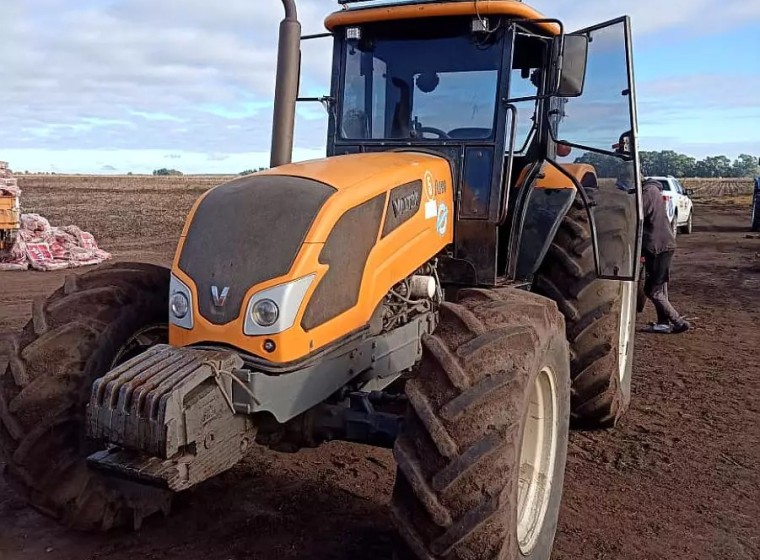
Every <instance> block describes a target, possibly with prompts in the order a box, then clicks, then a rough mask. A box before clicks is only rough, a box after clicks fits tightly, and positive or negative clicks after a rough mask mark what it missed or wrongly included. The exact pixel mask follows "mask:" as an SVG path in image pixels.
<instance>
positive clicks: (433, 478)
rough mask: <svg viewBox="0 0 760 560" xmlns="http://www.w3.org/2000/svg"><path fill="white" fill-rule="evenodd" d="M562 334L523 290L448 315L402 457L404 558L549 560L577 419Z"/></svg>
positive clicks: (542, 303) (396, 505) (489, 294)
mask: <svg viewBox="0 0 760 560" xmlns="http://www.w3.org/2000/svg"><path fill="white" fill-rule="evenodd" d="M563 323H564V322H563V320H562V316H561V315H560V314H559V312H558V311H557V308H556V305H555V304H554V303H553V302H551V301H549V300H547V299H546V298H543V297H541V296H538V295H536V294H531V293H530V292H524V291H519V290H512V289H502V290H493V291H491V290H463V291H462V292H460V297H459V302H458V303H456V304H454V303H445V304H443V306H442V309H441V323H440V325H439V327H438V329H437V330H436V332H435V333H434V334H433V335H432V336H428V337H426V338H425V339H424V340H423V344H424V348H425V352H424V354H423V359H422V363H421V365H420V368H419V370H418V373H417V375H416V376H414V377H413V379H411V380H410V381H409V382H408V383H407V385H406V395H407V397H408V399H409V403H410V406H409V407H408V411H407V415H406V417H405V421H404V428H403V431H402V433H401V434H400V435H399V437H398V439H397V440H396V444H395V447H394V455H395V457H396V461H397V463H398V471H397V476H396V483H395V487H394V490H393V496H392V499H391V510H392V513H393V518H394V520H395V523H396V527H397V529H398V533H399V536H400V539H399V541H400V545H399V550H398V551H397V558H416V559H418V560H421V559H426V560H437V559H441V560H442V559H444V558H445V559H446V560H464V559H474V558H478V559H479V560H496V559H517V558H528V559H531V560H548V559H549V557H550V555H551V550H552V545H553V541H554V535H555V532H556V528H557V518H558V516H559V507H560V501H561V496H562V486H563V481H564V470H565V461H566V457H567V442H568V428H569V413H570V376H569V364H568V345H567V341H566V339H565V335H564V324H563Z"/></svg>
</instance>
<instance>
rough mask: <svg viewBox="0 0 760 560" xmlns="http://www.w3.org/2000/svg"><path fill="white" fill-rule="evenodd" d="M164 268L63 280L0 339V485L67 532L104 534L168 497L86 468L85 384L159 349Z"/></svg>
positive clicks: (112, 268) (106, 270)
mask: <svg viewBox="0 0 760 560" xmlns="http://www.w3.org/2000/svg"><path fill="white" fill-rule="evenodd" d="M168 293H169V271H168V270H167V269H165V268H162V267H157V266H153V265H147V264H138V263H119V264H114V265H108V266H104V267H101V268H98V269H95V270H93V271H91V272H88V273H85V274H82V275H71V276H69V277H68V278H67V279H66V282H65V284H64V286H63V287H62V288H60V289H59V290H57V291H56V292H54V293H53V294H52V295H51V296H50V297H49V298H47V300H44V301H41V302H38V303H36V304H35V306H34V310H33V318H32V320H31V321H30V322H29V323H28V324H27V325H26V327H25V328H24V329H23V331H22V333H21V334H20V335H19V336H17V337H9V338H5V339H3V340H2V341H0V457H2V456H4V457H5V461H6V462H7V465H6V470H5V473H4V474H5V478H6V481H7V482H8V483H9V485H10V486H11V487H13V488H14V489H16V490H17V491H18V493H19V494H20V495H21V496H23V497H25V498H26V500H27V502H28V503H29V504H30V505H31V506H32V507H34V508H36V509H37V510H39V511H41V512H42V513H44V514H46V515H47V516H49V517H52V518H54V519H56V520H58V521H59V522H61V523H62V524H64V525H66V526H68V527H71V528H76V529H83V530H90V529H102V530H107V529H110V528H113V527H118V526H124V525H131V526H135V527H139V525H140V523H141V522H142V520H143V518H145V517H147V516H148V515H151V514H153V513H156V512H158V511H163V512H166V511H167V510H168V508H169V502H170V497H171V494H170V493H168V492H164V491H161V490H155V489H150V488H145V487H142V486H140V485H136V484H133V483H127V482H119V481H116V480H114V479H111V478H108V477H105V476H103V475H101V474H100V473H97V472H95V471H92V470H90V469H89V468H88V467H87V464H86V462H85V458H86V457H87V455H89V454H90V453H91V452H92V451H94V449H92V444H91V443H90V442H88V440H87V439H86V438H85V429H84V427H85V426H84V422H85V408H86V404H87V402H88V401H89V397H90V389H91V386H92V383H93V382H94V381H95V380H96V379H97V378H98V377H101V376H102V375H104V374H105V373H106V372H108V371H109V370H110V369H111V368H112V367H114V366H115V365H116V363H117V362H123V361H125V360H126V359H129V357H131V356H133V355H136V354H137V353H139V352H140V351H141V349H144V348H145V347H147V346H151V345H153V344H156V343H159V342H165V341H166V337H167V325H166V322H167V309H168V303H167V299H168Z"/></svg>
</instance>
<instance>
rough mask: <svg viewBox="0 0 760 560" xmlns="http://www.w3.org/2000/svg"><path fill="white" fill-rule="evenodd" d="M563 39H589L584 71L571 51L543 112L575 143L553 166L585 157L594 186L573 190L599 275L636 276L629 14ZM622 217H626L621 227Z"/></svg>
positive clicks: (558, 133) (562, 138)
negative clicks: (584, 212)
mask: <svg viewBox="0 0 760 560" xmlns="http://www.w3.org/2000/svg"><path fill="white" fill-rule="evenodd" d="M566 43H567V45H572V46H573V49H577V48H581V49H583V48H585V46H586V44H587V46H588V55H587V58H586V65H585V72H584V71H583V69H582V68H581V69H580V71H579V68H578V67H579V64H578V62H577V60H578V58H577V56H576V57H571V58H572V59H573V63H572V64H568V67H567V68H562V69H561V70H560V80H559V93H560V97H558V98H556V99H555V101H556V102H555V103H554V104H553V105H554V106H553V107H552V108H551V110H550V112H549V118H550V123H551V127H550V128H551V133H552V137H553V140H554V141H556V142H557V143H558V144H562V145H565V146H568V147H571V148H573V149H572V152H571V154H570V155H569V156H566V158H558V159H557V161H556V162H555V164H559V165H567V164H578V163H585V164H590V165H592V166H593V167H594V168H595V169H596V173H597V184H596V185H595V186H590V187H589V186H586V187H584V188H583V192H580V193H579V196H582V197H583V199H584V201H586V205H587V209H588V211H589V215H590V218H591V224H592V231H593V239H594V250H595V259H596V268H597V275H598V276H599V277H600V278H606V279H613V280H638V272H639V266H638V264H639V260H640V254H641V227H642V209H641V177H640V169H641V166H640V165H639V152H638V122H637V110H636V91H635V87H634V83H635V82H634V73H633V58H632V45H631V26H630V18H628V17H627V16H626V17H622V18H618V19H615V20H612V21H609V22H606V23H602V24H599V25H595V26H593V27H589V28H587V29H583V30H580V31H576V32H575V33H571V34H569V35H567V36H566ZM568 62H570V60H568ZM580 66H582V65H580ZM579 79H580V80H581V81H580V83H579V82H578V80H579ZM565 85H567V86H568V89H570V90H573V91H574V93H573V94H572V97H561V96H562V95H563V93H562V91H563V87H565ZM578 92H580V94H578ZM621 220H625V221H627V226H626V227H624V228H622V230H621V227H620V223H621ZM621 231H622V232H623V233H621ZM613 232H614V233H613Z"/></svg>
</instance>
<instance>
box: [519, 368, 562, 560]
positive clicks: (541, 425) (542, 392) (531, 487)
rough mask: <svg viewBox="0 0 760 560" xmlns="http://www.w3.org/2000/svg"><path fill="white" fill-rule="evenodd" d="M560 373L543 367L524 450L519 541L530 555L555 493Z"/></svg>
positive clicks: (532, 400)
mask: <svg viewBox="0 0 760 560" xmlns="http://www.w3.org/2000/svg"><path fill="white" fill-rule="evenodd" d="M558 409H559V408H558V399H557V380H556V374H555V373H554V371H553V370H552V369H551V368H548V367H547V368H544V369H542V370H541V371H540V372H539V374H538V376H537V377H536V379H535V381H534V382H533V386H532V387H531V395H530V400H529V405H528V410H527V412H526V419H525V429H524V432H523V438H522V445H521V450H520V480H519V489H518V498H517V541H518V545H519V547H520V551H521V552H522V553H523V554H525V555H527V554H530V553H531V551H532V550H533V548H534V547H535V546H536V543H537V542H538V537H539V535H540V534H541V528H542V527H543V524H544V518H545V517H546V512H547V510H548V508H549V499H550V497H551V493H552V483H553V477H554V465H555V462H556V457H557V445H558V439H559V437H558V432H559V417H558Z"/></svg>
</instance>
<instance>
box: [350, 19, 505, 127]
mask: <svg viewBox="0 0 760 560" xmlns="http://www.w3.org/2000/svg"><path fill="white" fill-rule="evenodd" d="M416 36H417V37H419V33H417V34H416ZM501 45H502V43H501V42H500V41H495V42H493V43H491V44H489V45H482V44H478V43H477V41H476V40H475V38H473V37H472V36H470V35H469V34H467V35H462V36H448V37H432V38H431V37H422V38H417V39H407V38H396V37H393V38H372V39H369V38H364V39H362V40H361V41H358V42H357V41H351V42H348V43H347V45H346V47H345V73H344V83H343V99H342V104H341V107H342V114H341V126H340V131H341V136H342V137H343V138H346V139H352V140H356V139H363V140H365V139H404V140H408V139H410V138H414V139H428V140H437V139H488V138H491V137H492V136H493V129H494V121H495V109H496V98H497V92H498V81H499V67H500V63H501V58H502V48H501Z"/></svg>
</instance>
